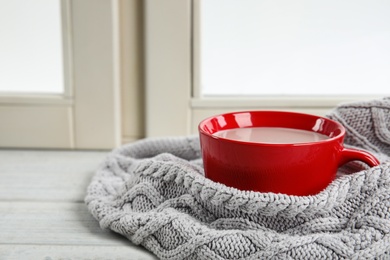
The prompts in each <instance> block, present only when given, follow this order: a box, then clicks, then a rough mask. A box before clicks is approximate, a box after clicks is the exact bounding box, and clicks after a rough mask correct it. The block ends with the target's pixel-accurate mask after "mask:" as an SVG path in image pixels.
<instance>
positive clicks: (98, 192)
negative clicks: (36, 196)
mask: <svg viewBox="0 0 390 260" xmlns="http://www.w3.org/2000/svg"><path fill="white" fill-rule="evenodd" d="M329 117H331V118H333V119H335V120H338V121H340V122H341V123H342V124H343V125H344V126H345V127H346V129H347V137H346V142H347V144H348V145H351V146H356V147H361V148H364V149H366V150H369V151H372V152H373V153H375V154H376V155H377V156H378V158H379V159H380V160H381V162H382V163H381V165H380V166H377V167H374V168H370V169H368V168H367V167H365V166H364V165H363V164H359V163H350V164H348V165H347V166H345V167H343V168H342V169H341V170H340V172H339V174H338V177H337V178H336V179H335V180H334V181H333V182H332V183H331V184H330V185H329V186H328V187H327V188H326V189H325V190H324V191H322V192H320V193H319V194H317V195H314V196H300V197H299V196H288V195H284V194H274V193H260V192H250V191H240V190H237V189H234V188H230V187H226V186H224V185H222V184H219V183H215V182H213V181H211V180H208V179H206V178H205V177H204V172H203V168H202V161H201V158H200V149H199V140H198V138H197V137H195V136H193V137H175V138H160V139H145V140H141V141H138V142H135V143H131V144H127V145H125V146H123V147H120V148H119V149H116V150H114V151H113V152H111V153H110V154H109V155H108V156H107V159H106V160H105V161H104V162H103V163H102V165H101V166H100V168H99V169H98V171H97V173H96V175H95V177H94V179H93V180H92V182H91V184H90V186H89V188H88V191H87V197H86V199H85V201H86V203H87V205H88V208H89V211H90V212H91V213H92V215H93V216H94V217H95V218H96V219H97V220H98V221H99V223H100V225H101V227H102V228H107V229H111V230H113V231H115V232H118V233H120V234H122V235H124V236H125V237H127V238H128V239H129V240H131V241H132V242H133V243H135V244H139V245H142V246H144V247H145V248H147V249H148V250H150V251H152V252H153V253H154V254H156V255H157V256H158V257H159V258H161V259H373V258H375V259H390V99H382V100H376V101H372V102H365V103H355V104H347V105H343V106H340V107H338V108H336V109H335V110H334V111H333V112H332V113H331V114H330V115H329ZM281 159H282V158H281ZM364 167H365V168H364ZM352 172H354V173H353V174H345V173H352ZM314 174H315V173H314Z"/></svg>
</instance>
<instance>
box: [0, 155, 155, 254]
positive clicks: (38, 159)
mask: <svg viewBox="0 0 390 260" xmlns="http://www.w3.org/2000/svg"><path fill="white" fill-rule="evenodd" d="M106 154H107V151H105V152H85V151H83V152H80V151H32V150H30V151H28V150H26V151H23V150H0V259H1V260H2V259H45V260H49V259H156V257H155V256H154V255H153V254H151V253H150V252H148V251H146V250H145V249H144V248H142V247H140V246H136V245H133V244H132V243H131V242H130V241H129V240H127V239H126V238H124V237H122V236H121V235H118V234H116V233H114V232H110V231H104V230H101V229H100V227H99V224H98V222H97V221H96V220H95V219H94V218H93V217H92V216H91V215H90V214H89V212H88V210H87V207H86V205H85V204H84V202H83V200H84V197H85V192H86V188H87V186H88V184H89V182H90V180H91V178H92V176H93V175H94V171H95V169H96V168H97V166H98V165H99V164H100V163H101V162H102V160H103V159H104V157H105V155H106Z"/></svg>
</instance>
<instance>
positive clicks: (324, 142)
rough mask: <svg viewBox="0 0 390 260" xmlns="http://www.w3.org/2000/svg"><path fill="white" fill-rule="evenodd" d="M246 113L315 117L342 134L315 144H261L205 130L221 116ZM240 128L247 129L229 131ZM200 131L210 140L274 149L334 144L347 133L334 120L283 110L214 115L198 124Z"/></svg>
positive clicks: (243, 112)
mask: <svg viewBox="0 0 390 260" xmlns="http://www.w3.org/2000/svg"><path fill="white" fill-rule="evenodd" d="M245 113H251V114H253V113H256V114H260V113H270V114H280V115H281V114H284V115H288V114H290V115H298V116H306V117H311V118H313V117H314V118H317V119H323V120H325V121H328V122H331V123H332V124H334V125H336V126H337V127H338V128H339V129H340V133H338V134H336V135H335V136H333V137H329V136H328V138H327V139H324V140H319V141H315V142H302V143H261V142H249V141H241V140H233V139H228V138H224V137H220V136H216V135H214V133H216V132H218V131H216V132H214V133H212V134H211V133H208V132H207V131H206V130H205V129H204V127H205V125H206V123H208V122H210V121H211V120H212V119H214V118H217V117H221V116H228V115H237V114H245ZM252 127H256V126H252ZM258 127H261V126H258ZM238 128H246V127H232V128H228V129H238ZM281 128H283V127H281ZM284 128H290V129H298V128H291V127H284ZM226 130H227V129H226ZM301 130H302V129H301ZM198 131H199V133H200V134H203V135H205V136H208V137H210V138H213V139H215V140H221V141H224V142H230V143H236V144H244V145H253V146H272V147H286V146H287V147H291V146H309V145H320V144H326V143H329V142H334V141H336V140H340V139H343V137H344V136H345V132H346V130H345V127H344V126H343V125H342V124H340V123H339V122H337V121H334V120H332V119H329V118H326V117H323V116H318V115H313V114H307V113H300V112H292V111H283V110H246V111H235V112H228V113H221V114H217V115H213V116H210V117H207V118H205V119H203V120H202V121H201V122H200V123H199V124H198ZM307 131H311V130H307ZM312 132H315V133H319V132H316V131H312Z"/></svg>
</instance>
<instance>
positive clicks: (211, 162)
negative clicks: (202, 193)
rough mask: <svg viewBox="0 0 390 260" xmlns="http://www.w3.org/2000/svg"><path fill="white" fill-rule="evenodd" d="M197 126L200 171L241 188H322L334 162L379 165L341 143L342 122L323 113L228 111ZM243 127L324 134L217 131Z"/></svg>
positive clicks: (294, 191) (296, 191)
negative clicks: (300, 137)
mask: <svg viewBox="0 0 390 260" xmlns="http://www.w3.org/2000/svg"><path fill="white" fill-rule="evenodd" d="M198 128H199V135H200V144H201V151H202V157H203V164H204V170H205V176H206V177H207V178H209V179H211V180H213V181H215V182H219V183H222V184H225V185H227V186H231V187H234V188H237V189H240V190H250V191H259V192H274V193H284V194H288V195H300V196H306V195H314V194H317V193H318V192H320V191H322V190H323V189H325V188H326V187H327V186H328V185H329V184H330V183H331V182H332V180H333V179H334V178H335V176H336V173H337V169H338V167H340V166H341V165H343V164H345V163H347V162H349V161H353V160H359V161H362V162H364V163H366V164H368V165H369V166H370V167H373V166H376V165H379V161H378V159H376V158H375V157H374V156H373V155H372V154H370V153H368V152H365V151H361V150H356V149H348V148H344V146H343V141H344V136H345V128H344V127H343V126H342V125H341V124H340V123H338V122H336V121H333V120H330V119H328V118H325V117H320V116H315V115H309V114H302V113H294V112H283V111H245V112H233V113H227V114H221V115H217V116H213V117H210V118H207V119H205V120H203V121H202V122H201V123H200V124H199V127H198ZM243 128H247V129H246V130H245V131H247V130H248V129H249V128H264V129H265V128H267V129H268V130H270V131H271V135H274V136H271V137H272V138H276V139H277V138H278V137H277V133H276V132H277V131H273V129H291V130H293V131H301V130H304V131H302V132H305V133H309V134H312V133H313V134H314V135H319V136H320V135H321V136H324V138H323V140H314V141H303V142H295V141H294V138H293V141H290V142H288V141H287V142H286V143H268V142H257V141H256V142H254V141H252V140H249V141H248V140H241V139H239V138H232V137H226V136H225V137H224V136H223V135H220V134H219V133H222V131H225V132H226V131H229V130H233V131H237V130H238V129H240V131H242V129H243ZM251 131H252V130H251ZM272 131H273V132H275V134H274V133H273V132H272ZM306 131H309V132H306ZM233 135H236V133H235V134H233ZM244 135H245V134H244ZM260 135H261V134H260ZM287 136H288V135H287Z"/></svg>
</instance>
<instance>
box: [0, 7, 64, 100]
mask: <svg viewBox="0 0 390 260" xmlns="http://www.w3.org/2000/svg"><path fill="white" fill-rule="evenodd" d="M0 57H1V58H0V92H28V93H62V92H64V80H63V57H62V36H61V10H60V0H33V1H30V0H12V1H10V0H0Z"/></svg>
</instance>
